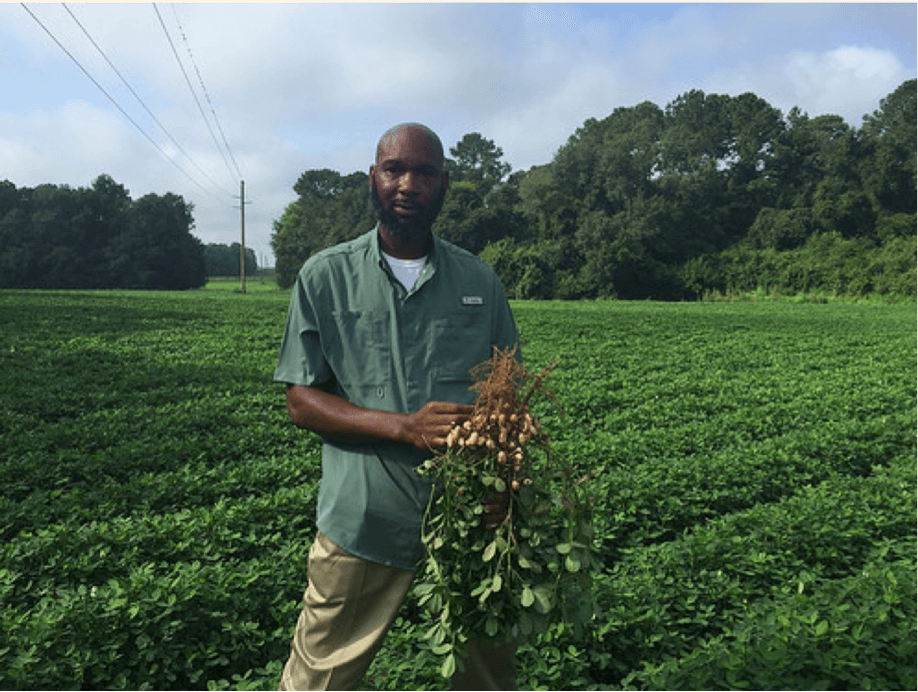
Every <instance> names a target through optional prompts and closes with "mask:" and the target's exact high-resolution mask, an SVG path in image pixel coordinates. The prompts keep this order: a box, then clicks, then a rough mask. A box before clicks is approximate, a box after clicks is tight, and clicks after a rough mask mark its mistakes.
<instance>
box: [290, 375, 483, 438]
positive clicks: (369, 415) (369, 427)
mask: <svg viewBox="0 0 918 692" xmlns="http://www.w3.org/2000/svg"><path fill="white" fill-rule="evenodd" d="M287 411H288V412H289V414H290V420H292V421H293V423H294V424H295V425H296V426H298V427H301V428H306V429H308V430H312V431H313V432H315V433H318V434H319V435H322V436H323V437H327V438H328V439H330V440H335V441H338V442H345V443H351V444H361V443H366V442H376V441H379V440H388V441H393V442H404V443H406V444H411V445H414V446H415V447H419V448H421V449H435V448H437V447H442V446H443V445H444V444H445V443H446V434H447V433H448V432H449V430H450V428H452V426H453V425H455V423H456V422H459V421H462V420H464V419H465V418H467V417H468V415H469V414H470V413H471V411H472V407H471V406H463V405H460V404H450V403H443V402H431V403H429V404H427V405H426V406H424V407H423V408H422V409H421V410H420V411H417V412H415V413H413V414H407V413H393V412H391V411H379V410H376V409H366V408H361V407H360V406H355V405H354V404H352V403H350V402H349V401H347V400H345V399H342V398H341V397H338V396H335V395H334V394H329V393H328V392H325V391H323V390H321V389H317V388H315V387H304V386H302V385H291V386H289V387H288V388H287Z"/></svg>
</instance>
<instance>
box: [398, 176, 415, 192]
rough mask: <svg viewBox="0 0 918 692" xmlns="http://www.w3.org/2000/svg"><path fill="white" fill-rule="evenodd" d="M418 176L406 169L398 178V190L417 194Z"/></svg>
mask: <svg viewBox="0 0 918 692" xmlns="http://www.w3.org/2000/svg"><path fill="white" fill-rule="evenodd" d="M417 188H418V176H417V175H415V174H414V173H412V172H411V171H406V172H405V173H403V174H402V175H401V177H400V178H399V180H398V190H399V192H402V193H404V194H412V195H413V194H417V192H418V189H417Z"/></svg>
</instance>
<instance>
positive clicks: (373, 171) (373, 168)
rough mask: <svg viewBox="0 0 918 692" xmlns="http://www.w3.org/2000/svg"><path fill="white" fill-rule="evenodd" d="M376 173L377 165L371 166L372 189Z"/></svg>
mask: <svg viewBox="0 0 918 692" xmlns="http://www.w3.org/2000/svg"><path fill="white" fill-rule="evenodd" d="M374 175H376V165H375V164H374V165H371V166H370V189H371V190H372V189H373V176H374Z"/></svg>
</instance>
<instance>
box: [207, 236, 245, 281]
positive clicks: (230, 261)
mask: <svg viewBox="0 0 918 692" xmlns="http://www.w3.org/2000/svg"><path fill="white" fill-rule="evenodd" d="M241 247H242V246H241V245H240V244H239V243H231V244H230V245H223V244H220V243H208V244H207V245H205V246H204V267H205V271H206V273H207V276H239V269H240V264H241V263H240V261H239V259H240V258H239V254H240V253H239V250H240V249H241ZM257 272H258V260H257V259H256V258H255V251H254V250H253V249H252V248H246V249H245V275H246V276H255V274H256V273H257Z"/></svg>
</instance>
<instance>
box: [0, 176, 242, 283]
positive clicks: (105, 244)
mask: <svg viewBox="0 0 918 692" xmlns="http://www.w3.org/2000/svg"><path fill="white" fill-rule="evenodd" d="M192 210H193V206H192V205H191V204H190V203H187V202H185V200H184V199H183V198H182V197H181V196H179V195H175V194H173V193H166V194H165V195H157V194H147V195H144V196H143V197H140V198H139V199H137V200H132V199H131V197H130V194H129V193H128V191H127V189H125V187H124V186H123V185H121V184H119V183H117V182H115V181H114V180H113V179H112V178H111V177H110V176H108V175H104V174H103V175H100V176H99V177H98V178H96V179H95V180H94V181H93V183H92V185H91V186H90V187H88V188H82V187H80V188H75V189H74V188H71V187H69V186H67V185H52V184H46V185H39V186H37V187H34V188H29V187H21V188H17V187H16V186H15V185H14V184H13V183H11V182H9V181H0V288H83V289H97V288H138V289H188V288H197V287H200V286H203V285H204V283H205V281H206V273H205V254H204V246H203V245H202V243H201V241H200V240H198V239H197V238H196V237H195V236H193V235H192V234H191V229H192V228H193V227H194V220H193V217H192ZM238 257H239V255H238V248H237V255H236V258H237V266H238ZM237 272H238V269H237Z"/></svg>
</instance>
